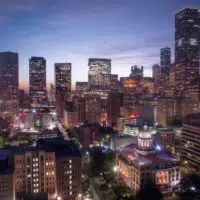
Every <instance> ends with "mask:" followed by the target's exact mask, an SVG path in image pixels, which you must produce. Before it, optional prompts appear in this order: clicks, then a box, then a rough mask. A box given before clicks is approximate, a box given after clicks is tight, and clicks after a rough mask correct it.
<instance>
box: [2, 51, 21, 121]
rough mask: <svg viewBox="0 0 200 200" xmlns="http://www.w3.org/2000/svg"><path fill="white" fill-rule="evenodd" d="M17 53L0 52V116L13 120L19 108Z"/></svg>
mask: <svg viewBox="0 0 200 200" xmlns="http://www.w3.org/2000/svg"><path fill="white" fill-rule="evenodd" d="M18 59H19V58H18V54H17V53H13V52H1V53H0V83H1V84H0V117H8V118H10V119H11V120H13V116H14V114H15V113H16V112H17V111H18V108H19V99H18V98H19V96H18V89H19V75H18V74H19V66H18V62H19V61H18Z"/></svg>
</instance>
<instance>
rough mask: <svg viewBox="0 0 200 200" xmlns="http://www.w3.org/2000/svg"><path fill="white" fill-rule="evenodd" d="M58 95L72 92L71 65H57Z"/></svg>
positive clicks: (56, 81)
mask: <svg viewBox="0 0 200 200" xmlns="http://www.w3.org/2000/svg"><path fill="white" fill-rule="evenodd" d="M55 86H56V93H59V92H71V63H55Z"/></svg>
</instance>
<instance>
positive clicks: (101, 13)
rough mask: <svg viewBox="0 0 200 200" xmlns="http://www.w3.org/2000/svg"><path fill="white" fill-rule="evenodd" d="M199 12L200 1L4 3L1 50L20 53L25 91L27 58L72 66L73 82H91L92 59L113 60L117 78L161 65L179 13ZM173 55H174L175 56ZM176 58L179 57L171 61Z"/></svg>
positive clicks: (50, 71)
mask: <svg viewBox="0 0 200 200" xmlns="http://www.w3.org/2000/svg"><path fill="white" fill-rule="evenodd" d="M184 7H195V8H200V1H199V0H151V1H148V0H1V1H0V41H1V44H0V51H14V52H18V53H19V67H20V87H21V88H23V87H27V85H28V71H29V64H28V59H29V58H30V57H31V56H42V57H45V58H46V60H47V81H48V83H53V82H54V63H55V62H71V63H72V81H73V83H74V82H75V81H86V80H87V73H88V66H87V62H88V58H90V57H100V58H101V57H102V58H111V59H112V73H117V74H119V76H128V75H129V74H130V67H131V66H132V65H135V64H138V65H144V67H145V75H147V76H151V66H152V65H153V64H155V63H159V62H160V61H159V55H160V48H162V47H165V46H169V47H172V50H173V49H174V14H175V13H176V12H177V11H179V10H180V9H182V8H184ZM172 52H174V50H173V51H172ZM172 57H174V56H172Z"/></svg>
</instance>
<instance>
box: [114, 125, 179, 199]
mask: <svg viewBox="0 0 200 200" xmlns="http://www.w3.org/2000/svg"><path fill="white" fill-rule="evenodd" d="M117 169H118V173H119V174H118V175H119V180H120V181H123V182H124V183H125V184H126V185H127V186H128V187H129V188H131V189H133V190H134V191H135V192H136V191H137V190H139V189H140V188H141V187H142V186H144V185H145V184H147V183H154V184H156V185H157V187H158V188H159V189H160V190H161V192H162V193H163V194H164V196H171V195H172V190H173V187H174V186H176V185H177V184H178V183H179V181H180V163H179V160H177V159H175V158H174V157H172V156H171V155H170V154H169V153H167V152H165V150H162V149H161V148H160V147H159V148H158V147H157V148H156V147H155V145H154V137H153V136H152V134H151V132H150V131H149V130H148V128H147V127H146V126H145V127H144V129H143V130H142V131H141V132H140V133H139V135H138V137H137V144H136V145H134V144H133V145H129V146H127V147H125V148H124V149H123V151H121V152H120V153H119V154H118V155H117Z"/></svg>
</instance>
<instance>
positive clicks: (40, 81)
mask: <svg viewBox="0 0 200 200" xmlns="http://www.w3.org/2000/svg"><path fill="white" fill-rule="evenodd" d="M29 67H30V68H29V92H30V97H31V106H32V107H43V106H45V105H46V103H47V102H46V100H47V97H46V60H45V59H44V58H43V57H31V58H30V59H29Z"/></svg>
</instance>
